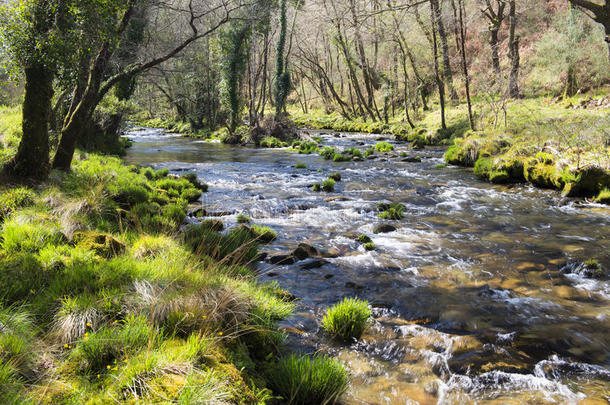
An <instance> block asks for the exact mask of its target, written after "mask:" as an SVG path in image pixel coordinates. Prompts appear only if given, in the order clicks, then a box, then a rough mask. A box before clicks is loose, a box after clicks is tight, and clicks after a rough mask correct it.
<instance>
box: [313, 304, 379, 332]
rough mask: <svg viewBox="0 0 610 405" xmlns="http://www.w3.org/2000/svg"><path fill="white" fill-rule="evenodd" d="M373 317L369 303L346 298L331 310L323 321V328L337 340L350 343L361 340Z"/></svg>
mask: <svg viewBox="0 0 610 405" xmlns="http://www.w3.org/2000/svg"><path fill="white" fill-rule="evenodd" d="M370 317H371V309H370V308H369V303H368V302H367V301H361V300H359V299H357V298H344V299H343V300H342V301H341V302H339V303H338V304H335V305H334V306H333V307H331V308H329V309H328V311H327V312H326V315H325V316H324V318H323V319H322V327H323V328H324V329H325V330H326V331H327V332H328V333H329V334H330V335H331V336H333V338H335V339H337V340H341V341H344V342H349V341H353V340H357V339H360V337H361V336H362V334H363V333H364V331H365V330H366V328H367V326H368V322H369V318H370Z"/></svg>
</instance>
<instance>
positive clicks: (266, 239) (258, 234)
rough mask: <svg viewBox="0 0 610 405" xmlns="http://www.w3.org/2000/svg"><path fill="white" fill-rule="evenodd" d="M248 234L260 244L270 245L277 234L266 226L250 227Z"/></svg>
mask: <svg viewBox="0 0 610 405" xmlns="http://www.w3.org/2000/svg"><path fill="white" fill-rule="evenodd" d="M250 232H251V233H252V235H253V236H254V238H255V239H256V240H257V241H260V242H261V243H271V242H273V241H274V240H276V239H277V232H276V231H274V230H273V229H271V228H269V227H268V226H262V225H252V226H250Z"/></svg>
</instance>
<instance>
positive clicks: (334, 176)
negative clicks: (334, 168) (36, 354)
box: [328, 172, 341, 181]
mask: <svg viewBox="0 0 610 405" xmlns="http://www.w3.org/2000/svg"><path fill="white" fill-rule="evenodd" d="M328 178H329V179H332V180H334V181H341V173H339V172H334V173H331V174H330V175H329V176H328Z"/></svg>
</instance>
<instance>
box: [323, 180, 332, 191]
mask: <svg viewBox="0 0 610 405" xmlns="http://www.w3.org/2000/svg"><path fill="white" fill-rule="evenodd" d="M322 190H324V191H327V192H333V191H335V181H334V180H333V179H326V180H324V181H323V182H322Z"/></svg>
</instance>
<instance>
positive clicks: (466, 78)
mask: <svg viewBox="0 0 610 405" xmlns="http://www.w3.org/2000/svg"><path fill="white" fill-rule="evenodd" d="M451 4H452V6H453V16H454V17H455V19H456V21H455V24H456V27H459V34H460V35H459V45H460V46H459V49H460V56H461V57H462V73H463V74H464V87H465V88H466V103H467V105H468V122H469V123H470V129H471V130H473V131H474V129H475V128H474V118H473V116H472V102H471V100H470V75H469V74H468V63H467V62H466V27H465V25H464V14H465V10H464V1H463V0H458V6H459V17H458V16H457V15H456V14H457V13H456V10H455V8H456V7H455V2H454V1H453V0H452V1H451ZM456 40H457V35H456Z"/></svg>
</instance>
